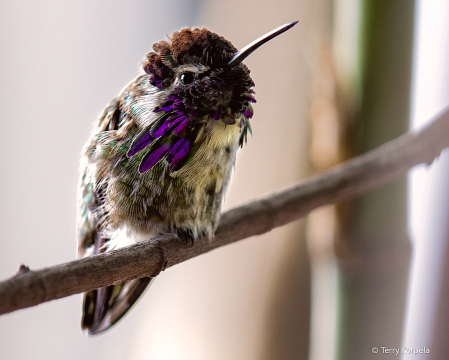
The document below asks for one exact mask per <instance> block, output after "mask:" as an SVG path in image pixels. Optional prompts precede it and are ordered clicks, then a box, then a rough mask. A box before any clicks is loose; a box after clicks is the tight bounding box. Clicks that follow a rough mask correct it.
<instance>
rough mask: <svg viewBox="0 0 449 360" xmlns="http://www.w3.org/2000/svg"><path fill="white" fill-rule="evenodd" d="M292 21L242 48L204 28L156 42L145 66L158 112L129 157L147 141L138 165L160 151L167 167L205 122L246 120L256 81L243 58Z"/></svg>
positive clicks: (176, 165)
mask: <svg viewBox="0 0 449 360" xmlns="http://www.w3.org/2000/svg"><path fill="white" fill-rule="evenodd" d="M296 23H297V22H292V23H289V24H286V25H283V26H281V27H279V28H277V29H275V30H273V31H271V32H269V33H268V34H266V35H264V36H262V37H260V38H259V39H257V40H256V41H254V42H252V43H251V44H249V45H247V46H246V47H244V48H243V49H242V50H240V51H237V49H236V48H235V47H234V46H233V45H232V44H231V42H229V41H228V40H226V39H225V38H223V37H222V36H219V35H217V34H215V33H213V32H211V31H209V30H208V29H206V28H203V29H198V28H195V29H193V30H192V29H183V30H181V31H175V32H174V33H173V34H172V35H171V36H169V37H168V39H167V40H162V41H160V42H158V43H155V44H154V45H153V50H154V51H152V52H150V53H148V54H147V57H146V61H145V63H144V65H143V68H144V71H145V73H146V74H148V75H147V76H148V77H149V82H150V84H151V85H152V86H153V87H154V90H155V92H156V95H159V96H157V98H158V99H159V102H157V103H156V106H155V107H154V109H153V112H154V113H156V114H157V116H158V117H157V120H156V121H154V123H152V124H151V127H150V128H149V129H145V130H144V131H143V132H142V133H141V134H140V135H139V136H137V137H136V138H135V139H134V141H133V143H132V145H131V147H130V149H129V151H128V157H131V156H134V155H135V154H137V153H138V152H140V151H141V150H143V149H145V148H147V146H148V145H150V144H151V145H150V146H151V150H150V151H148V153H147V155H146V156H145V159H143V161H142V163H141V166H140V168H139V171H140V172H145V171H147V170H148V169H150V168H151V167H152V166H154V164H155V163H156V162H157V161H159V160H160V159H161V158H162V157H164V158H165V159H166V160H167V161H168V163H169V164H170V170H171V171H176V170H178V169H180V168H181V167H182V166H183V165H184V164H185V163H186V162H187V161H188V159H189V158H191V157H192V156H193V154H194V152H195V151H192V149H194V148H195V147H196V148H198V146H199V144H198V143H201V141H200V140H201V135H202V134H203V131H204V127H205V125H206V123H207V122H210V121H221V122H223V123H224V124H226V125H234V124H236V122H237V123H238V125H239V126H241V127H242V126H246V125H247V123H248V119H250V118H251V117H252V116H253V109H252V106H251V103H253V102H255V101H256V100H255V98H254V91H253V90H252V87H253V86H254V82H253V80H252V79H251V77H250V71H249V69H248V67H247V66H246V65H244V64H243V63H242V61H243V60H244V59H245V58H246V57H247V56H248V55H249V54H251V53H252V52H253V51H254V50H256V49H257V48H258V47H259V46H261V45H262V44H264V43H265V42H267V41H269V40H271V39H272V38H274V37H275V36H277V35H279V34H281V33H283V32H284V31H286V30H288V29H290V28H291V27H293V26H294V25H295V24H296ZM238 119H239V120H238ZM237 120H238V121H237ZM245 136H246V128H245ZM194 144H197V145H194Z"/></svg>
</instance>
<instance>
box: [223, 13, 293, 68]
mask: <svg viewBox="0 0 449 360" xmlns="http://www.w3.org/2000/svg"><path fill="white" fill-rule="evenodd" d="M297 23H298V21H293V22H291V23H288V24H285V25H282V26H279V27H278V28H276V29H274V30H272V31H270V32H269V33H266V34H265V35H263V36H261V37H260V38H258V39H257V40H254V41H253V42H252V43H250V44H248V45H246V46H245V47H244V48H243V49H241V50H239V51H237V52H236V53H235V54H234V57H233V58H232V59H231V60H230V61H229V63H228V66H231V65H236V64H238V63H241V62H242V61H243V60H244V59H245V58H246V57H247V56H248V55H249V54H251V53H252V52H253V51H254V50H256V49H257V48H258V47H259V46H262V45H263V44H265V43H266V42H267V41H270V40H271V39H273V38H275V37H276V36H278V35H280V34H282V33H283V32H285V31H287V30H288V29H291V28H292V27H293V26H295V25H296V24H297Z"/></svg>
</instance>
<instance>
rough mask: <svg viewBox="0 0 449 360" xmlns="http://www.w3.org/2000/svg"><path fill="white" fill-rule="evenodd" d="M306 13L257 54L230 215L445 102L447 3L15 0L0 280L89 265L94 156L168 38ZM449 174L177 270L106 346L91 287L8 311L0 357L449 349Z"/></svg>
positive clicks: (1, 86)
mask: <svg viewBox="0 0 449 360" xmlns="http://www.w3.org/2000/svg"><path fill="white" fill-rule="evenodd" d="M294 20H299V23H298V24H297V25H296V27H294V28H293V29H292V30H290V31H288V32H287V33H285V34H283V35H282V36H280V37H279V38H276V40H273V41H272V42H270V43H269V44H267V45H265V46H263V47H261V48H260V49H259V50H257V51H256V52H255V53H254V54H252V55H251V56H250V57H248V58H247V59H246V60H245V63H246V64H247V65H248V67H249V68H250V69H251V74H252V78H253V79H254V81H255V83H256V88H255V90H256V98H257V101H258V102H257V104H255V116H254V118H253V121H252V128H253V137H251V138H249V141H248V144H247V145H246V146H245V147H244V148H243V150H241V151H240V152H239V154H238V156H237V163H236V166H235V171H234V174H233V176H232V180H231V185H230V187H229V190H228V194H227V196H226V200H225V203H224V209H228V208H230V207H233V206H237V205H238V204H240V203H242V202H244V201H246V200H248V199H251V198H254V197H257V196H260V195H262V194H265V193H268V192H270V191H273V190H275V189H279V188H281V187H283V186H287V185H289V184H292V183H294V182H296V181H298V180H300V179H302V178H304V177H306V176H307V175H309V174H311V173H315V172H318V171H320V170H323V169H325V168H328V167H330V166H332V165H334V164H336V163H338V162H341V161H342V160H344V159H346V158H349V157H351V156H354V155H356V154H359V153H362V152H365V151H367V150H370V149H372V148H374V147H376V146H378V145H380V144H381V143H383V142H385V141H388V140H389V139H392V138H394V137H396V136H398V135H400V134H401V133H403V132H406V131H408V129H409V126H410V127H411V128H412V129H417V128H419V127H421V126H423V124H424V123H425V122H426V121H427V120H428V119H430V118H431V117H432V116H433V115H434V114H436V113H437V112H439V111H441V110H442V109H443V108H444V107H446V106H447V105H448V104H449V85H448V84H449V81H448V80H449V79H448V77H449V71H448V69H449V67H448V66H447V65H449V40H448V34H449V28H448V27H449V25H448V24H449V1H448V0H443V1H442V0H416V1H412V0H395V1H391V0H334V1H332V0H317V1H313V2H311V1H306V0H296V1H293V0H278V1H271V2H268V1H265V2H260V1H256V0H240V1H236V0H228V1H227V2H226V6H224V5H223V2H222V1H216V0H209V1H204V0H203V1H201V0H183V1H181V0H167V1H158V2H156V1H150V0H147V1H139V0H136V1H132V2H125V1H118V0H113V1H96V2H92V1H86V0H80V1H77V2H68V1H67V2H65V1H63V2H61V1H55V0H42V1H39V2H33V1H29V0H19V1H15V2H7V1H0V49H1V57H0V79H1V82H0V109H1V111H0V125H1V129H2V131H1V132H0V150H1V152H0V153H1V156H0V166H1V169H2V170H1V171H0V174H1V176H0V185H1V186H0V228H1V229H2V236H1V240H0V242H1V251H0V279H6V278H8V277H11V276H12V275H13V274H15V273H16V271H17V270H18V268H19V266H20V264H22V263H23V264H26V265H28V266H29V267H30V268H31V269H39V268H43V267H48V266H52V265H56V264H60V263H63V262H67V261H71V260H73V259H75V257H76V243H75V223H76V186H77V181H78V158H79V154H80V152H81V148H82V146H83V145H84V143H85V142H86V141H87V139H88V136H89V134H90V131H91V126H92V123H93V122H94V121H96V119H97V118H98V116H99V115H100V114H101V112H102V111H103V109H104V107H105V106H106V104H107V103H108V102H109V101H110V100H111V99H113V98H114V97H115V96H116V95H117V94H119V92H120V91H121V89H122V88H123V87H124V86H125V85H126V84H127V83H129V82H130V81H131V80H132V79H133V78H134V77H135V76H136V75H137V74H138V73H139V72H140V71H141V70H140V68H141V61H142V59H143V58H144V55H145V54H146V53H147V52H148V51H150V49H151V46H152V44H153V43H154V42H157V41H159V40H161V39H162V38H163V37H164V36H165V35H166V34H171V33H172V32H173V31H174V30H179V29H181V28H183V27H195V26H199V27H202V26H205V27H208V28H209V29H211V30H212V31H215V32H217V33H218V34H220V35H222V36H224V37H225V38H227V39H228V40H230V41H231V42H232V43H233V44H234V45H235V46H236V47H237V48H241V47H243V46H245V45H246V44H247V43H249V42H251V41H253V40H254V39H256V38H257V37H259V36H261V35H262V34H264V33H266V32H268V31H270V30H272V29H274V28H275V27H277V26H279V25H282V24H284V23H287V22H290V21H294ZM448 177H449V157H448V154H447V152H443V155H442V156H441V157H440V158H439V159H438V160H437V161H435V162H434V164H433V165H432V166H430V167H427V166H418V167H416V168H415V169H413V170H412V171H411V172H410V174H409V176H408V178H406V177H404V178H402V179H400V180H398V181H396V182H395V183H393V184H390V185H388V186H385V187H383V188H382V189H378V190H376V191H372V192H370V193H368V194H366V195H365V196H362V197H360V198H358V199H356V200H354V201H352V202H350V203H347V204H338V205H337V206H326V207H322V208H320V209H317V210H316V211H314V212H313V213H312V214H311V215H310V216H309V217H307V219H302V220H301V221H298V222H295V223H293V224H290V225H288V226H285V227H282V228H279V229H276V230H273V231H271V232H270V233H268V234H265V235H263V236H260V237H254V238H250V239H247V240H244V241H241V242H239V243H236V244H233V245H230V246H227V247H224V248H221V249H218V250H216V251H213V252H212V253H209V254H207V255H204V256H200V257H197V258H195V259H192V260H190V261H188V262H186V263H183V264H179V265H177V266H175V267H173V268H170V269H168V270H167V271H165V272H163V273H162V274H161V275H159V276H158V278H157V279H156V281H154V284H153V285H152V286H151V288H150V289H149V291H147V293H146V294H145V295H144V296H143V297H142V298H141V299H140V300H139V302H138V304H137V305H136V306H135V307H134V308H133V309H132V311H131V312H130V313H129V314H127V316H126V317H125V318H123V320H121V321H120V323H119V324H118V325H117V326H116V327H114V328H113V329H112V330H110V331H108V332H107V333H105V334H103V335H100V336H97V337H92V338H88V337H87V336H86V335H85V334H83V333H82V332H81V329H80V321H81V302H82V296H81V295H76V296H71V297H68V298H65V299H61V300H57V301H53V302H50V303H45V304H42V305H39V306H37V307H34V308H30V309H25V310H20V311H17V312H14V313H12V314H7V315H4V316H1V317H0V335H1V336H0V358H1V359H8V360H9V359H44V358H45V359H48V360H52V359H62V358H63V359H98V360H101V359H108V360H114V359H136V360H140V359H156V360H158V359H195V360H198V359H242V360H244V359H263V360H268V359H313V360H318V359H320V360H321V359H323V360H328V359H333V358H335V359H371V358H373V359H379V358H384V357H385V358H386V357H388V356H391V354H382V351H383V350H382V347H385V348H400V349H401V350H402V347H407V348H409V349H412V348H423V347H426V348H427V349H430V354H424V355H405V354H402V355H401V357H402V358H404V359H407V358H409V357H410V358H412V356H413V358H419V359H443V358H446V357H447V353H449V351H448V349H447V345H446V336H447V333H448V331H449V329H448V328H447V327H448V325H447V324H449V312H448V310H447V304H448V303H449V288H448V285H447V280H446V279H447V275H449V265H448V264H449V251H448V247H447V240H448V237H449V233H448V223H449V221H448V219H449V205H448V204H449V190H448V187H447V179H448ZM0 301H1V300H0ZM374 347H377V348H378V349H379V353H377V354H373V352H372V349H373V348H374ZM444 354H446V355H444Z"/></svg>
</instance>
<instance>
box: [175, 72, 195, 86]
mask: <svg viewBox="0 0 449 360" xmlns="http://www.w3.org/2000/svg"><path fill="white" fill-rule="evenodd" d="M194 79H195V75H194V74H193V73H192V72H190V71H186V72H183V73H182V74H181V75H179V81H181V84H184V85H187V84H190V83H192V82H193V80H194Z"/></svg>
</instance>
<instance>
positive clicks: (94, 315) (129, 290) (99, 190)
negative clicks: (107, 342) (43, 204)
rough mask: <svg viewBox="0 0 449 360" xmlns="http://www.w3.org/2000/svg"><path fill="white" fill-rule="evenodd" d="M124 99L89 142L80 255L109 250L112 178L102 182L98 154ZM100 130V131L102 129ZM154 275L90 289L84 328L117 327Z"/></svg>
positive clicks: (94, 330) (81, 203) (82, 184)
mask: <svg viewBox="0 0 449 360" xmlns="http://www.w3.org/2000/svg"><path fill="white" fill-rule="evenodd" d="M120 121H121V120H120V98H116V99H114V100H113V101H112V102H111V104H110V105H109V106H108V107H107V108H106V110H105V112H104V113H103V115H102V116H101V118H100V121H99V123H98V125H97V126H98V127H99V129H98V128H97V132H96V135H94V136H92V137H91V140H90V141H89V143H88V144H87V145H86V147H85V149H84V153H83V157H82V161H81V178H80V183H79V189H78V255H79V257H86V256H92V255H95V254H99V253H102V252H104V251H107V248H108V246H107V244H108V242H109V241H110V239H109V238H107V237H106V236H104V235H102V231H101V230H102V229H104V228H105V227H106V225H107V218H108V214H107V206H104V205H105V201H106V199H105V197H106V196H107V194H106V192H107V187H108V181H107V178H102V179H101V181H99V180H98V179H97V178H98V176H97V175H98V174H97V169H96V167H95V166H92V165H93V164H94V163H95V156H96V155H95V153H96V149H97V145H98V141H99V139H100V138H101V135H103V134H107V133H110V132H113V131H117V130H118V129H119V127H120V126H121V123H120ZM98 130H99V131H98ZM151 279H152V278H149V277H147V278H142V279H136V280H131V281H127V282H124V283H121V284H117V285H111V286H107V287H105V288H101V289H96V290H92V291H89V292H87V293H85V294H84V305H83V318H82V328H83V329H85V330H87V331H88V333H89V334H90V335H93V334H98V333H100V332H103V331H105V330H107V329H109V328H110V327H111V326H113V325H114V324H115V323H116V322H117V321H118V320H119V319H120V318H121V317H122V316H123V315H125V313H126V312H127V311H128V310H129V309H130V308H131V307H132V305H133V304H134V303H135V302H136V301H137V299H138V298H139V297H140V295H141V294H142V293H143V291H144V290H145V289H146V288H147V287H148V285H149V284H150V282H151Z"/></svg>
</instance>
